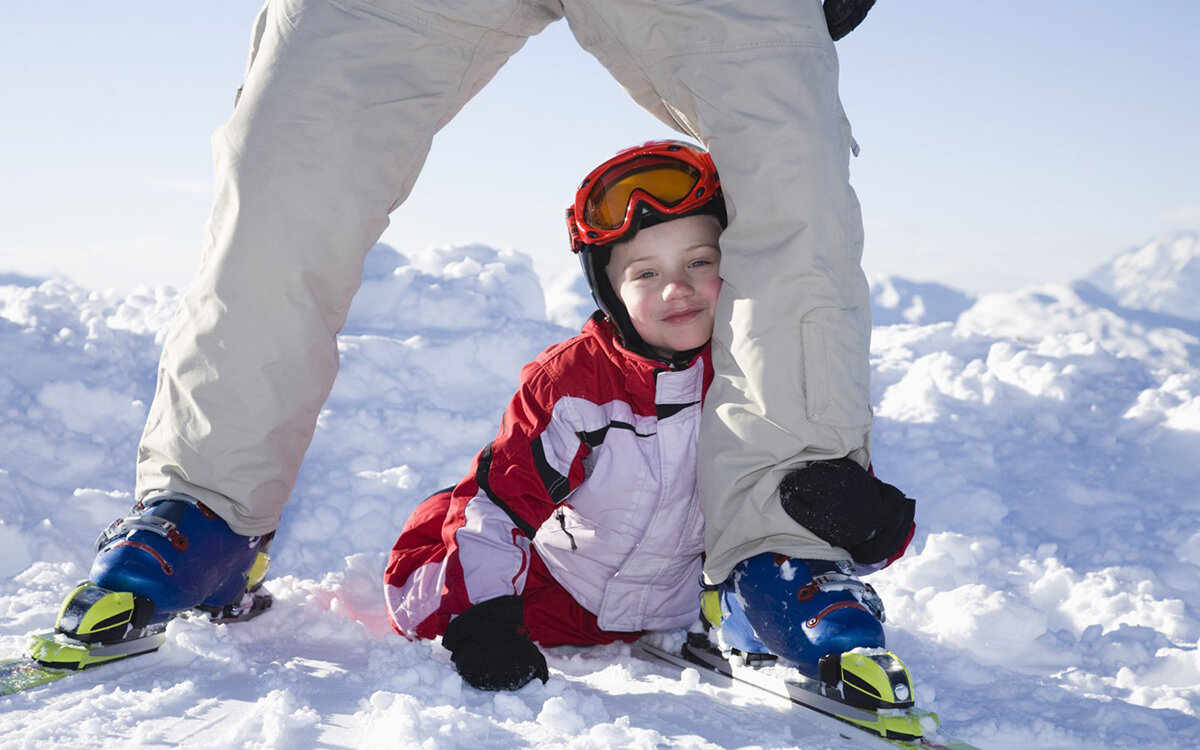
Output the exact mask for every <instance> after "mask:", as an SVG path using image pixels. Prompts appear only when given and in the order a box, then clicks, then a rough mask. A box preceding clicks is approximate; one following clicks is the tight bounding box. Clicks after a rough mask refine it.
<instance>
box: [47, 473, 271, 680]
mask: <svg viewBox="0 0 1200 750" xmlns="http://www.w3.org/2000/svg"><path fill="white" fill-rule="evenodd" d="M272 536H273V534H268V535H266V536H253V537H248V536H242V535H240V534H236V533H234V531H233V530H232V529H230V528H229V525H228V524H226V523H225V521H223V520H222V519H221V518H220V517H219V516H217V515H216V514H215V513H213V512H212V511H211V510H209V509H208V508H207V507H206V506H204V505H203V504H202V503H200V502H199V501H197V500H195V499H194V498H192V497H189V496H187V495H183V494H180V493H163V494H159V495H154V496H151V497H148V498H146V499H145V500H142V501H140V502H138V503H137V505H135V506H134V507H133V511H132V512H131V514H130V515H128V516H126V517H125V518H121V519H119V520H117V521H115V522H114V523H113V524H112V525H111V526H109V527H108V529H106V530H105V531H104V533H103V534H101V535H100V538H99V539H98V540H97V542H96V549H97V554H96V559H95V561H94V562H93V563H92V569H91V571H90V573H89V575H88V580H86V581H84V582H82V583H80V584H79V585H78V586H77V587H76V588H75V590H74V591H72V592H71V594H70V595H69V596H68V597H67V599H66V601H65V602H64V603H63V606H62V609H61V611H60V612H59V615H58V621H57V623H56V624H55V632H53V633H46V634H42V635H36V636H34V637H33V642H32V644H31V646H30V652H29V653H30V656H31V657H32V658H33V659H34V660H35V661H38V662H40V663H41V664H44V665H46V666H51V667H59V668H68V669H83V668H85V667H89V666H92V665H94V664H100V663H104V662H109V661H114V660H116V659H123V658H126V657H129V656H136V655H138V654H143V653H147V652H150V651H154V650H156V649H157V648H158V647H159V646H161V645H162V643H163V641H164V640H165V637H166V636H165V635H164V631H165V630H166V626H167V622H169V621H170V620H171V618H173V617H175V616H176V615H178V614H180V613H181V612H184V611H187V610H192V609H195V610H199V611H201V612H204V613H206V614H207V615H208V616H209V617H210V618H211V619H212V620H214V621H216V622H237V621H241V620H248V619H251V618H253V617H256V616H257V615H259V614H261V613H262V612H264V611H265V610H266V609H268V608H269V607H270V606H271V603H272V599H271V596H270V594H269V593H267V592H266V591H265V590H264V589H263V588H262V583H263V579H264V578H265V577H266V573H267V567H268V565H269V564H270V558H269V557H268V555H267V547H268V545H269V544H270V541H271V537H272Z"/></svg>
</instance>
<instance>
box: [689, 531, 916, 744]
mask: <svg viewBox="0 0 1200 750" xmlns="http://www.w3.org/2000/svg"><path fill="white" fill-rule="evenodd" d="M701 605H702V612H703V616H704V618H703V619H704V620H705V621H706V624H707V625H708V626H709V629H708V640H709V643H710V644H711V645H712V646H714V647H715V648H716V649H719V650H720V652H721V653H722V654H724V655H725V656H726V658H729V657H734V658H736V659H738V660H740V661H741V662H742V663H744V664H746V665H749V666H758V667H762V666H767V665H770V664H773V663H777V662H778V663H780V664H782V665H784V666H789V667H793V668H795V669H796V671H798V672H799V673H800V675H801V682H802V683H803V684H804V686H805V687H806V689H810V690H812V691H814V692H817V693H819V694H820V695H822V696H825V697H827V698H830V699H832V700H834V701H837V702H838V703H840V704H845V705H847V706H851V707H854V708H857V709H864V711H862V712H857V713H856V712H853V711H847V712H845V715H844V716H840V717H839V718H844V719H847V720H851V719H848V718H847V717H869V718H860V719H859V720H858V721H857V722H856V723H861V724H863V725H864V726H867V728H869V729H871V730H872V731H875V732H877V733H879V734H881V735H882V736H885V737H894V738H901V739H906V738H907V739H913V738H917V737H921V736H922V734H923V732H924V729H923V727H922V722H921V720H920V719H921V715H922V714H919V713H917V712H914V711H911V709H913V707H914V693H913V686H912V679H911V677H910V675H909V673H908V669H907V668H906V667H905V666H904V663H903V662H901V661H900V659H899V658H898V657H897V656H896V655H895V654H893V653H891V652H890V651H887V650H886V648H885V639H884V634H883V621H884V619H885V614H884V609H883V602H882V600H881V599H880V598H879V596H878V594H876V593H875V590H874V589H873V588H872V587H871V586H870V584H866V583H863V581H862V580H860V579H859V578H858V576H857V575H856V574H855V572H854V565H853V563H851V562H849V561H833V560H801V559H797V558H788V557H785V556H783V555H776V554H772V553H766V554H762V555H757V556H755V557H752V558H750V559H748V560H743V561H742V562H741V563H739V564H738V565H737V566H736V567H735V568H734V569H733V572H732V573H731V574H730V576H729V578H728V579H726V580H725V581H724V582H722V583H721V584H719V585H718V586H712V587H708V588H707V589H706V590H705V591H704V593H703V594H702V596H701ZM702 645H703V644H699V643H690V644H689V645H688V646H687V647H685V648H691V649H692V650H693V651H695V650H696V649H697V648H699V647H701V646H702Z"/></svg>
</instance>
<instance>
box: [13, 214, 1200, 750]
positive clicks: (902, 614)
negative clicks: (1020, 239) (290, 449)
mask: <svg viewBox="0 0 1200 750" xmlns="http://www.w3.org/2000/svg"><path fill="white" fill-rule="evenodd" d="M547 297H549V299H547ZM872 299H873V306H874V308H875V309H874V315H875V320H876V328H875V331H874V339H873V349H872V368H873V373H874V381H873V400H874V404H875V414H876V429H875V444H874V460H875V466H876V469H877V472H878V474H879V475H881V476H882V477H883V478H885V479H887V480H888V481H890V482H892V483H894V484H896V485H898V486H900V487H902V488H903V489H904V490H906V491H907V493H908V494H910V495H911V496H913V497H915V498H917V500H918V504H917V521H918V524H919V529H918V532H917V536H916V538H915V540H914V543H913V545H912V548H911V550H910V552H909V554H908V555H907V556H906V557H905V558H904V559H903V560H901V561H900V562H899V563H897V564H895V565H894V566H892V567H891V568H889V569H887V570H884V571H882V572H880V573H877V574H875V575H874V576H872V583H873V584H874V585H875V587H876V588H877V589H878V590H879V591H880V593H881V594H882V595H883V598H884V601H885V603H886V604H887V608H888V624H887V632H888V641H889V646H890V647H891V648H892V649H893V650H895V651H897V652H898V653H899V654H901V655H902V656H903V657H904V659H905V660H906V661H907V663H908V665H909V667H910V669H911V671H912V673H913V675H914V678H915V681H916V687H917V691H918V698H919V702H920V703H922V704H924V705H925V706H926V707H928V708H931V709H933V710H935V711H937V712H938V713H939V714H940V715H941V717H942V719H943V722H944V726H945V728H946V729H947V730H948V731H949V732H951V733H953V734H955V735H958V736H960V737H961V738H963V739H966V740H969V741H972V742H974V743H976V744H978V745H980V746H982V747H987V748H1096V747H1106V748H1118V747H1121V748H1145V747H1154V748H1192V747H1197V746H1200V648H1198V647H1200V611H1198V610H1197V603H1198V602H1200V490H1198V489H1197V488H1200V308H1197V307H1196V300H1197V299H1200V241H1198V239H1197V237H1196V236H1194V235H1178V236H1173V237H1165V238H1160V239H1157V240H1155V241H1154V242H1151V243H1149V244H1148V245H1146V246H1145V247H1142V248H1134V249H1132V250H1130V251H1129V252H1126V253H1123V254H1121V255H1120V256H1118V257H1117V258H1115V259H1114V260H1112V261H1111V262H1110V263H1108V264H1106V265H1104V266H1103V267H1101V268H1100V269H1098V270H1097V271H1096V273H1095V274H1093V275H1092V276H1091V277H1089V278H1088V279H1087V280H1082V281H1079V282H1076V283H1074V284H1067V285H1047V286H1043V287H1038V288H1031V289H1024V290H1021V291H1017V292H1010V293H993V294H985V295H982V296H979V297H978V298H974V297H971V296H969V295H965V294H962V293H960V292H957V291H955V290H952V289H947V288H946V287H943V286H939V285H937V284H929V283H916V282H912V281H907V280H904V279H876V280H875V281H874V284H873V297H872ZM177 300H178V295H177V293H176V292H175V291H173V290H171V289H169V288H159V289H144V290H141V291H139V292H137V293H135V294H132V295H130V296H128V297H120V296H117V295H115V294H112V293H104V292H98V291H92V290H88V289H86V288H82V287H80V286H78V285H76V284H74V283H70V282H68V281H66V280H63V279H50V280H39V279H30V278H25V277H20V276H15V275H9V276H0V352H2V357H3V362H4V365H3V368H2V371H0V410H2V412H3V418H2V419H0V653H3V654H5V655H17V654H19V653H21V651H22V650H23V648H24V645H25V641H26V637H27V635H28V634H30V633H33V632H38V631H42V630H45V629H47V627H48V626H50V625H51V624H52V623H53V621H54V618H55V614H56V611H57V609H58V606H59V604H60V602H61V600H62V598H63V596H64V595H65V594H66V592H67V591H68V590H69V589H70V588H71V586H72V585H73V584H74V583H75V582H76V581H78V580H80V579H82V578H83V577H84V576H85V575H86V573H87V569H88V566H89V563H90V560H91V556H92V542H93V540H94V539H95V537H96V535H97V534H98V533H99V532H100V530H101V529H102V528H104V526H106V525H107V524H108V523H109V522H110V521H111V520H112V519H114V518H116V517H117V516H119V515H122V514H123V513H124V511H125V510H126V509H127V508H128V506H129V505H130V504H131V503H132V497H131V485H132V481H133V456H134V451H135V446H136V442H137V438H138V435H139V433H140V430H141V425H142V422H143V420H144V418H145V415H146V410H147V406H148V401H149V399H150V396H151V393H152V392H153V386H154V377H155V362H156V360H157V353H158V348H159V346H160V343H161V341H162V338H163V335H164V330H165V327H166V326H167V325H168V324H169V321H170V318H171V315H172V311H173V310H174V308H175V305H176V303H177ZM589 311H590V305H589V304H588V302H587V297H586V290H585V289H584V288H583V287H581V285H580V283H579V280H578V278H577V277H576V278H573V279H572V278H563V279H559V280H554V281H552V282H549V283H547V284H546V285H545V287H543V284H542V283H541V282H540V281H539V279H538V277H537V275H536V274H535V273H534V271H533V268H532V264H531V262H530V260H529V259H528V258H527V257H525V256H523V255H521V254H520V253H516V252H512V251H498V250H495V249H493V248H490V247H487V246H482V245H473V246H465V247H450V248H435V249H430V250H428V251H425V252H422V253H417V254H413V255H412V257H405V256H403V255H401V254H399V253H398V252H396V251H395V250H393V249H391V248H388V247H386V246H382V245H381V246H378V247H377V248H376V249H375V250H374V251H373V253H372V255H371V256H370V259H369V263H368V267H367V271H366V276H365V280H364V284H363V288H362V291H361V292H360V294H359V296H358V298H357V300H356V302H355V305H354V308H353V310H352V313H351V316H350V319H349V322H348V324H347V326H346V328H345V330H344V332H343V334H342V336H341V344H340V347H341V355H342V372H341V375H340V377H339V379H338V382H337V385H336V387H335V389H334V392H333V394H332V396H331V398H330V399H329V402H328V404H327V406H326V408H325V410H324V412H323V413H322V415H321V418H320V424H319V427H318V430H317V434H316V438H315V440H314V442H313V445H312V448H311V450H310V452H309V455H308V459H307V462H306V464H305V467H304V470H303V472H302V475H301V477H300V482H299V485H298V487H297V489H296V492H295V495H294V498H293V500H292V502H291V503H290V505H289V506H288V508H287V510H286V514H285V517H284V520H283V525H282V526H281V527H280V529H279V534H278V537H277V539H276V541H275V544H274V547H273V549H272V552H273V562H272V568H271V578H272V580H271V581H270V583H269V585H268V587H269V588H270V590H271V591H272V592H273V593H274V595H275V606H274V608H273V609H272V610H271V611H270V612H268V613H267V614H266V615H264V616H262V617H260V618H258V619H257V620H254V621H252V622H248V623H243V624H237V625H213V624H210V623H208V622H206V621H204V620H201V619H180V620H177V621H175V622H173V623H172V624H171V625H170V626H169V628H168V639H167V643H166V645H165V646H164V647H163V648H162V649H161V650H160V651H159V652H157V653H156V654H154V655H150V656H144V657H139V658H136V659H132V660H129V661H126V662H122V663H118V664H114V665H111V666H107V667H104V668H101V669H97V670H92V671H87V672H83V673H80V674H78V675H73V676H72V677H70V678H68V679H66V680H62V681H59V682H56V683H53V684H51V685H48V686H44V687H41V688H38V689H34V690H32V691H28V692H25V693H20V694H16V695H12V696H8V697H3V698H0V746H3V747H41V746H51V745H64V746H68V745H76V746H82V745H88V746H94V747H121V748H125V747H133V746H162V745H183V746H197V745H204V746H208V747H222V748H223V747H255V748H264V747H314V746H325V747H329V746H347V747H374V746H387V747H423V748H454V747H471V748H511V747H538V748H542V747H549V748H553V747H560V748H614V747H621V748H659V747H683V748H721V747H754V748H782V747H803V748H845V747H848V746H849V745H848V744H847V741H846V740H844V739H842V738H840V737H839V736H838V735H836V734H831V733H829V732H828V731H827V730H824V729H819V728H817V727H816V726H814V725H813V724H812V723H811V722H809V721H806V719H805V717H803V716H797V715H795V714H794V713H789V710H788V709H787V708H786V707H784V706H781V705H779V704H778V703H775V702H773V701H771V700H770V699H767V698H760V697H755V696H751V695H743V694H741V693H735V692H731V691H728V690H725V689H720V688H716V687H712V686H710V685H707V684H704V683H702V682H701V681H700V680H699V679H698V675H697V674H696V673H695V672H694V671H688V672H685V673H683V674H682V675H681V674H679V673H677V672H676V673H672V672H671V671H670V669H669V668H666V667H664V666H660V665H656V664H653V663H651V662H648V661H646V660H644V659H642V658H639V657H638V656H637V655H636V654H635V653H634V652H633V651H631V649H630V647H629V646H626V645H614V646H608V647H602V648H595V649H590V650H588V649H570V648H561V649H551V650H548V652H547V658H548V661H549V664H550V667H551V678H550V681H549V683H548V684H546V685H541V684H536V683H535V684H533V685H530V686H527V687H525V688H523V689H522V690H520V691H518V692H515V693H497V694H493V693H483V692H478V691H475V690H472V689H470V688H465V687H464V686H463V684H462V682H461V680H460V679H459V678H458V676H457V674H456V673H455V671H454V669H453V666H452V665H451V664H450V662H449V657H448V654H447V653H446V652H445V651H444V650H443V649H442V648H441V646H440V645H438V644H436V643H429V642H408V641H405V640H404V639H403V638H401V637H400V636H398V635H396V634H394V633H393V632H391V630H390V628H389V626H388V623H387V620H386V616H385V614H384V609H383V603H382V594H381V574H382V568H383V564H384V559H385V554H386V551H387V550H388V549H389V548H390V546H391V544H392V542H393V541H394V539H395V537H396V535H397V533H398V531H399V529H400V526H401V524H402V523H403V522H404V519H405V517H406V516H407V514H408V513H409V511H411V510H412V508H413V507H414V506H415V505H416V504H417V503H418V502H419V501H420V500H421V499H422V498H424V497H425V496H426V495H427V494H429V493H430V492H432V491H433V490H435V489H437V488H439V487H442V486H444V485H447V484H450V483H452V482H454V481H456V480H457V479H458V478H459V477H460V476H461V475H462V474H463V472H464V470H465V469H466V467H467V464H468V461H469V459H470V457H471V456H472V455H473V454H474V452H475V451H477V450H478V449H479V448H480V447H481V446H482V445H483V444H485V443H486V442H487V441H488V440H489V439H490V438H491V437H492V435H493V434H494V432H495V430H496V426H497V420H498V418H499V416H500V414H501V410H502V409H503V406H504V405H505V403H506V401H507V399H508V397H509V396H510V395H511V392H512V390H513V388H514V386H515V383H516V377H517V373H518V370H519V368H520V365H521V364H522V363H524V362H525V361H527V360H528V359H530V358H532V357H533V356H534V355H535V354H536V353H537V352H538V351H540V350H541V349H542V348H543V347H545V346H546V345H548V344H550V343H551V342H554V341H556V340H559V339H562V338H564V337H567V336H569V335H571V334H572V333H574V332H575V330H577V328H578V325H579V324H580V323H581V322H582V320H583V317H584V316H585V315H586V313H587V312H589Z"/></svg>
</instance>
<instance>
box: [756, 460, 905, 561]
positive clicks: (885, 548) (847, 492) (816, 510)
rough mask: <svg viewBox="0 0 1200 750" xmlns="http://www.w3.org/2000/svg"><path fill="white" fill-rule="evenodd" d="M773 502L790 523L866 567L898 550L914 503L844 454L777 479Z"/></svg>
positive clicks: (902, 542) (900, 547) (901, 547)
mask: <svg viewBox="0 0 1200 750" xmlns="http://www.w3.org/2000/svg"><path fill="white" fill-rule="evenodd" d="M779 500H780V502H781V503H782V504H783V509H784V511H785V512H786V513H787V514H788V515H789V516H791V517H792V519H793V520H795V521H796V523H798V524H800V525H801V526H803V527H804V528H806V529H808V530H809V531H811V532H812V533H814V534H816V535H817V536H819V537H821V538H822V539H824V540H825V541H827V542H829V543H830V544H832V545H833V546H835V547H841V548H843V549H845V550H846V551H847V552H849V553H850V555H851V556H852V557H853V558H854V559H855V560H856V561H857V562H860V563H863V564H867V565H870V564H872V563H877V562H880V561H883V560H886V559H888V558H889V557H891V556H892V555H894V554H895V553H897V552H899V551H900V550H901V549H903V547H904V543H905V542H906V541H908V534H909V531H911V530H912V525H913V514H914V513H915V511H916V506H917V504H916V501H914V500H912V499H911V498H908V497H905V496H904V493H903V492H901V491H900V490H898V489H896V488H895V487H893V486H892V485H890V484H887V483H886V482H881V481H879V480H878V479H876V478H875V477H873V476H871V475H870V474H868V473H867V471H866V470H865V469H863V468H862V467H861V466H859V465H858V463H856V462H855V461H853V460H851V459H849V458H839V459H838V460H836V461H814V462H813V463H811V464H809V465H808V466H807V467H805V468H803V469H797V470H796V471H793V472H791V473H790V474H788V475H787V476H786V477H784V478H783V481H782V482H780V483H779Z"/></svg>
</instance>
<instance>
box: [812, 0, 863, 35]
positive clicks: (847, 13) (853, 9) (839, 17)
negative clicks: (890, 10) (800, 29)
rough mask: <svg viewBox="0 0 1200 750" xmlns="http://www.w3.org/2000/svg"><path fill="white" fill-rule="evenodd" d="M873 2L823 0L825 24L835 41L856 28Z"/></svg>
mask: <svg viewBox="0 0 1200 750" xmlns="http://www.w3.org/2000/svg"><path fill="white" fill-rule="evenodd" d="M874 4H875V0H825V6H824V10H825V24H826V25H827V26H828V27H829V36H831V37H833V41H835V42H836V41H837V40H839V39H841V38H842V37H844V36H846V35H847V34H849V33H850V32H851V31H854V30H855V29H856V28H858V25H859V24H860V23H862V22H863V19H864V18H866V17H867V11H869V10H871V6H872V5H874Z"/></svg>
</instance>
